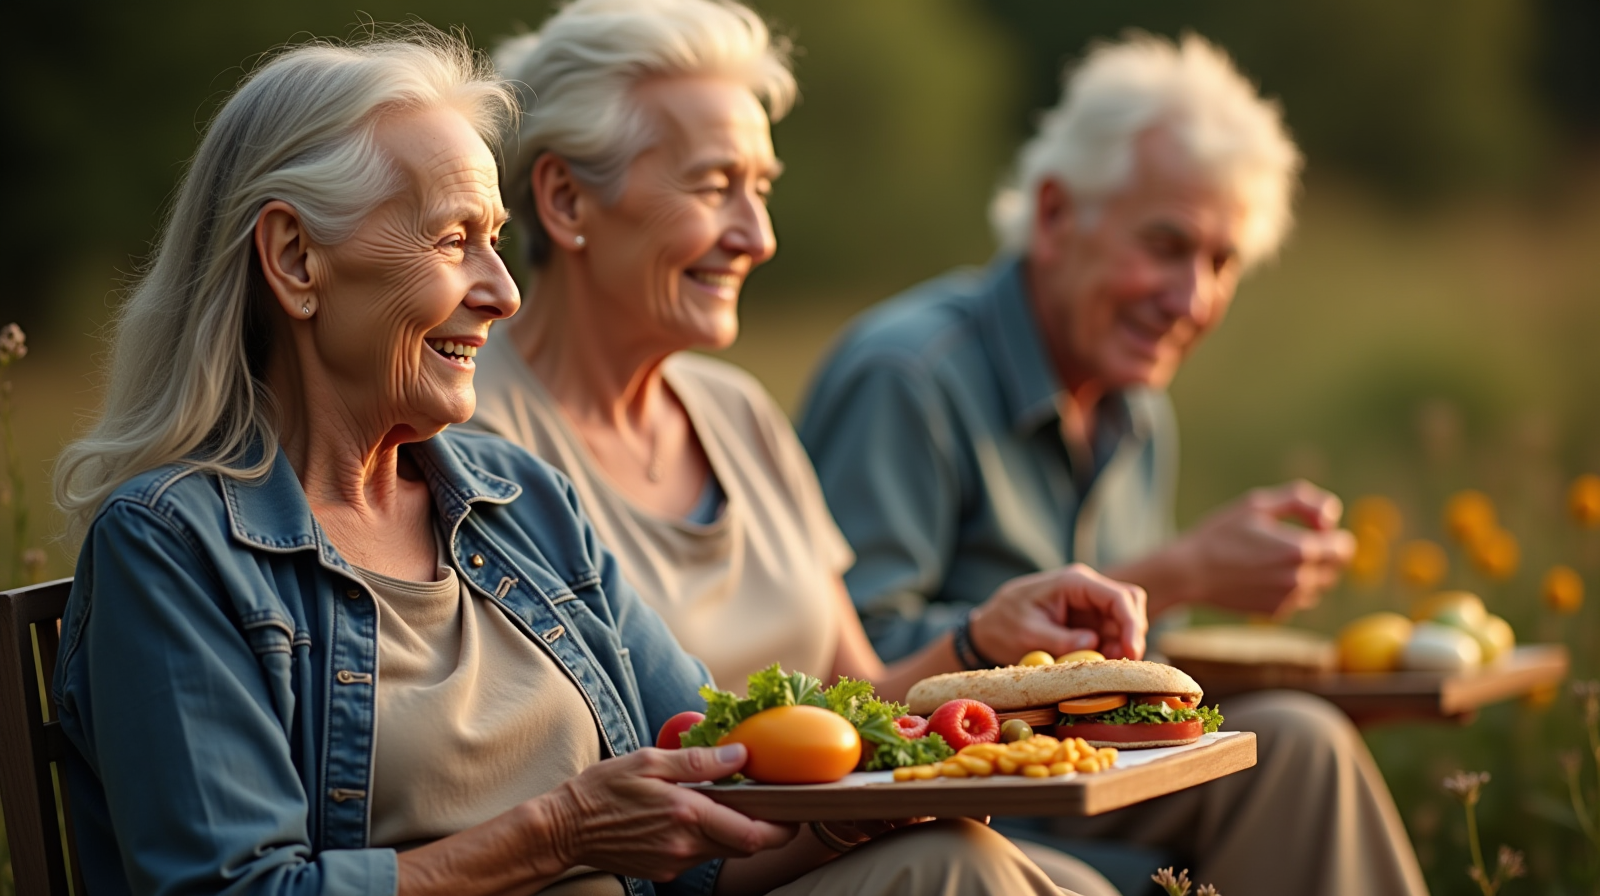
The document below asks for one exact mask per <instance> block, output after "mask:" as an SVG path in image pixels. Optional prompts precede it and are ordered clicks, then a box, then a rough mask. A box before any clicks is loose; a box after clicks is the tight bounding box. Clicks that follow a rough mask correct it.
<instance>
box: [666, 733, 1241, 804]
mask: <svg viewBox="0 0 1600 896" xmlns="http://www.w3.org/2000/svg"><path fill="white" fill-rule="evenodd" d="M1255 764H1256V736H1255V734H1253V733H1251V732H1249V731H1222V732H1218V733H1217V734H1207V735H1205V736H1204V737H1202V738H1201V739H1200V740H1199V741H1197V742H1196V743H1192V744H1189V745H1187V746H1182V747H1158V748H1156V749H1153V750H1125V751H1123V752H1122V753H1121V754H1120V755H1119V756H1118V757H1117V765H1116V767H1115V768H1112V769H1108V770H1107V771H1103V772H1096V773H1094V774H1089V775H1084V774H1078V773H1076V772H1074V773H1072V774H1068V775H1063V776H1061V777H1057V778H1023V777H1020V776H1012V775H995V776H994V777H989V778H936V779H934V780H932V781H905V782H900V783H897V782H895V781H894V780H893V776H892V773H891V772H856V773H855V774H852V775H847V776H846V777H845V778H844V779H843V780H840V781H835V782H834V783H832V784H805V785H792V784H791V785H779V784H754V783H747V784H709V783H706V784H688V785H684V786H686V787H693V788H695V789H697V790H699V791H700V792H701V793H704V794H705V795H706V796H709V797H711V798H712V799H713V800H716V801H717V802H719V803H722V804H723V805H725V806H728V807H730V808H733V809H736V810H738V811H739V812H741V813H743V814H745V815H748V816H750V817H751V818H760V819H764V820H766V821H856V820H862V819H873V818H914V817H919V816H928V815H931V816H939V817H943V818H959V817H972V816H982V815H1099V814H1100V813H1102V812H1110V811H1111V810H1113V809H1121V808H1122V807H1124V806H1131V805H1133V804H1134V803H1138V802H1143V801H1144V800H1148V799H1153V798H1155V797H1158V796H1165V795H1166V794H1169V793H1174V792H1176V791H1179V790H1183V789H1185V788H1189V787H1193V786H1195V785H1196V784H1204V783H1206V782H1207V781H1212V780H1215V779H1217V778H1220V777H1222V776H1224V775H1230V774H1233V773H1234V772H1237V771H1241V770H1243V769H1247V768H1249V767H1251V766H1253V765H1255Z"/></svg>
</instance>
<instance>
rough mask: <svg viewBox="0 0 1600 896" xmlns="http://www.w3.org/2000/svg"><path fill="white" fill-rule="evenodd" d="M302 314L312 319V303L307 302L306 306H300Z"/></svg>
mask: <svg viewBox="0 0 1600 896" xmlns="http://www.w3.org/2000/svg"><path fill="white" fill-rule="evenodd" d="M300 313H301V314H304V315H305V316H306V317H310V316H311V303H309V302H307V303H306V304H304V305H301V306H300Z"/></svg>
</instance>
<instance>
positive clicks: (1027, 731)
mask: <svg viewBox="0 0 1600 896" xmlns="http://www.w3.org/2000/svg"><path fill="white" fill-rule="evenodd" d="M1032 736H1033V726H1032V725H1029V724H1028V723H1027V722H1024V721H1022V720H1021V719H1007V720H1006V723H1005V724H1004V725H1001V726H1000V742H1001V743H1006V744H1014V743H1016V742H1017V741H1019V740H1027V739H1028V738H1030V737H1032Z"/></svg>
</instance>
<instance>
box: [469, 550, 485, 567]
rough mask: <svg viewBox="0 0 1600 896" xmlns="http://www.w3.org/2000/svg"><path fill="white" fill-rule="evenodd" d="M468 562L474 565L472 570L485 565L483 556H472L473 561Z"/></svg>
mask: <svg viewBox="0 0 1600 896" xmlns="http://www.w3.org/2000/svg"><path fill="white" fill-rule="evenodd" d="M467 562H468V563H471V564H472V568H473V569H477V568H478V567H480V566H482V565H483V555H482V554H473V555H472V559H470V560H468V561H467Z"/></svg>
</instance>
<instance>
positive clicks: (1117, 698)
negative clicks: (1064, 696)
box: [1058, 694, 1128, 716]
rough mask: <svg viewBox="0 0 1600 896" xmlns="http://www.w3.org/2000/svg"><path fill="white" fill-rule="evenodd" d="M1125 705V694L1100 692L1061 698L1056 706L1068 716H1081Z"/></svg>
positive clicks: (1126, 697)
mask: <svg viewBox="0 0 1600 896" xmlns="http://www.w3.org/2000/svg"><path fill="white" fill-rule="evenodd" d="M1127 705H1128V695H1127V694H1100V695H1097V696H1094V697H1078V698H1076V699H1073V700H1063V701H1061V703H1060V704H1058V708H1059V709H1060V710H1061V711H1062V712H1064V713H1066V714H1067V715H1069V716H1083V715H1088V714H1090V713H1095V712H1109V711H1110V710H1113V709H1116V708H1117V707H1119V706H1127Z"/></svg>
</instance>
